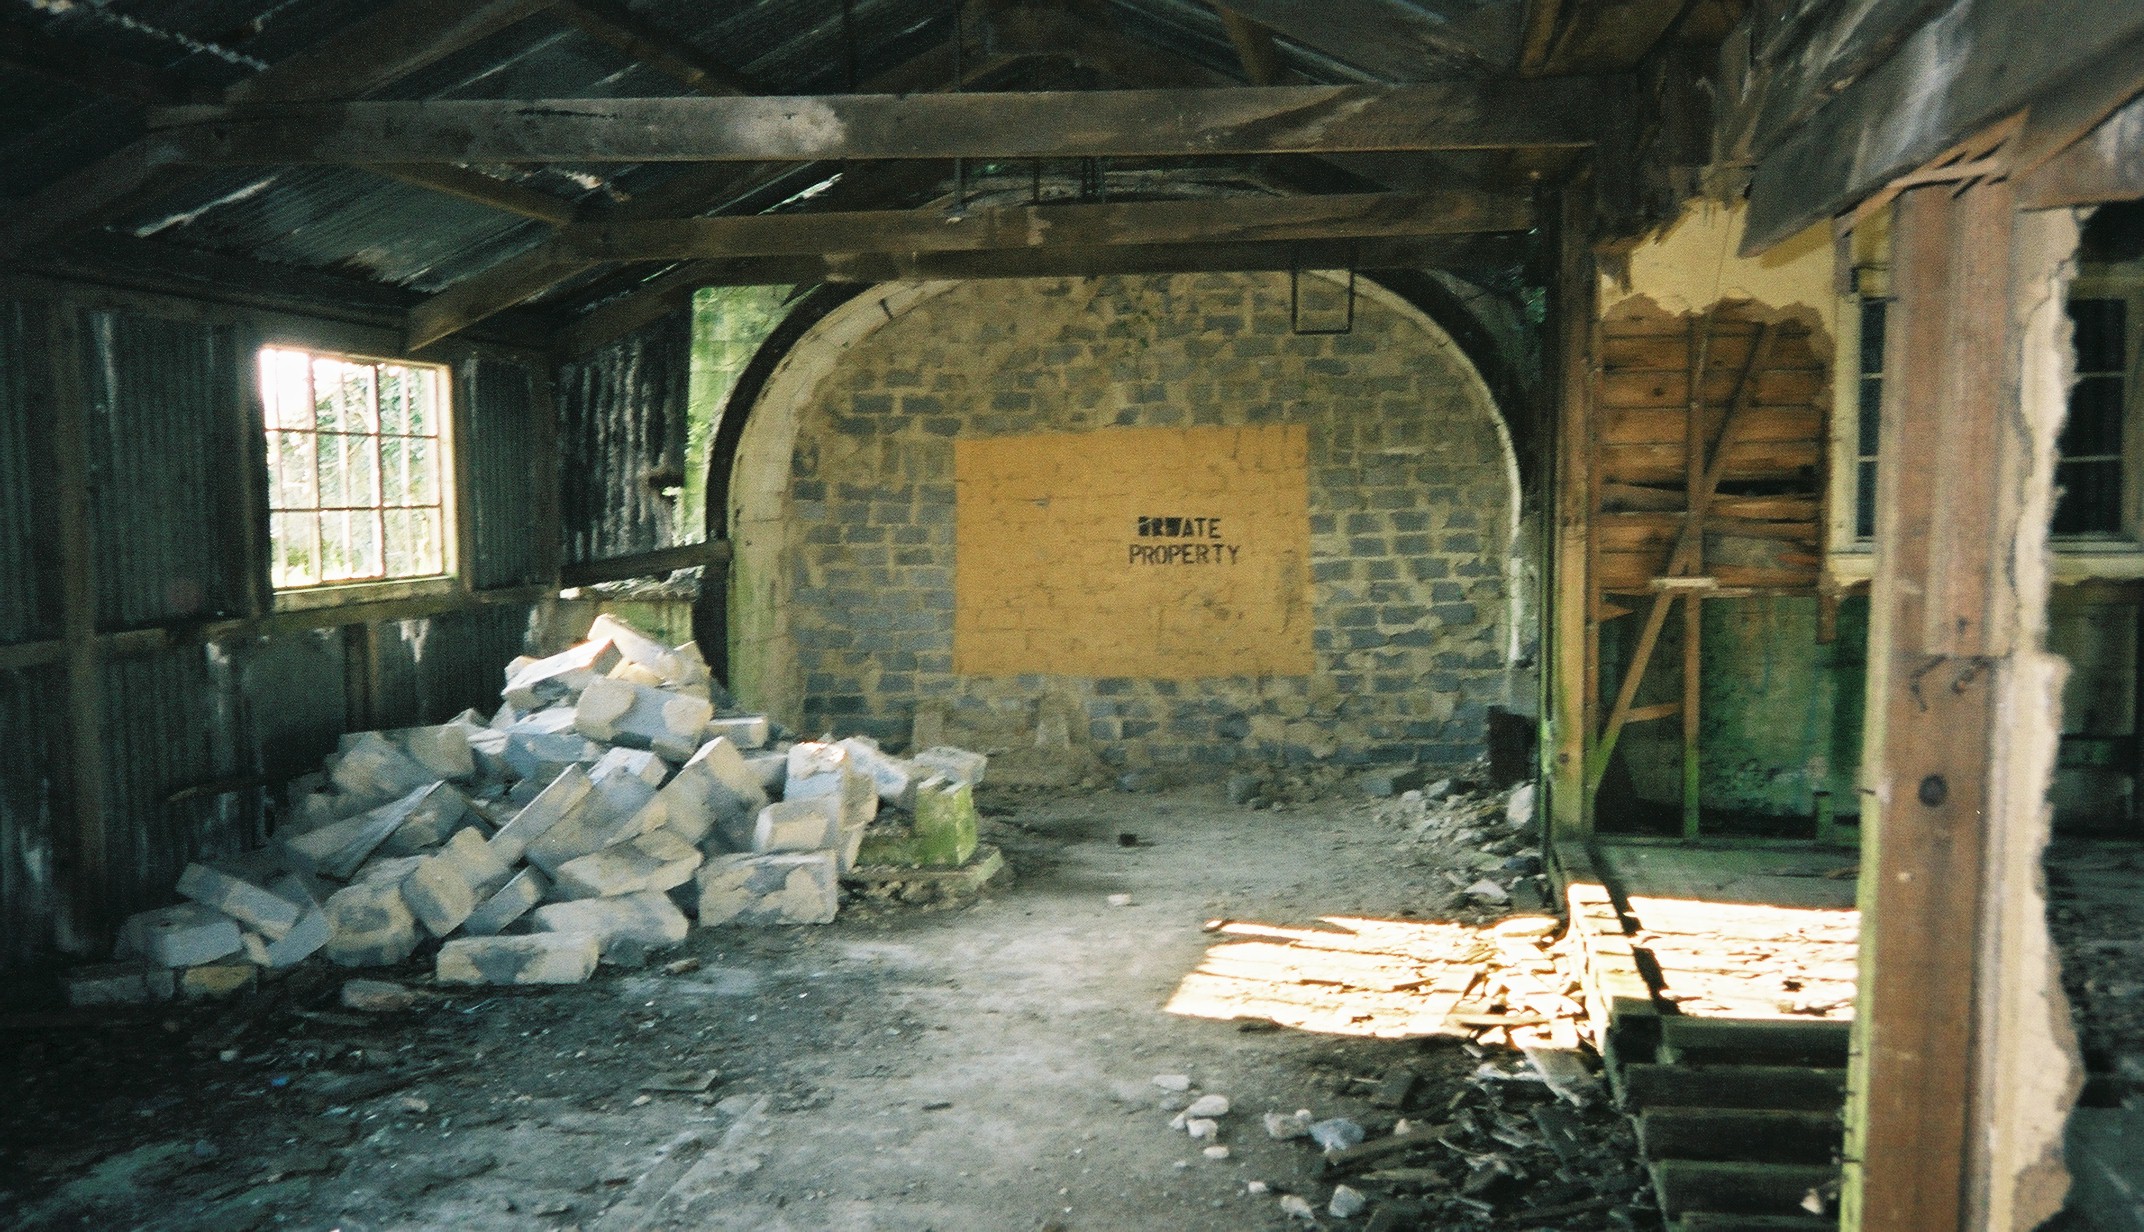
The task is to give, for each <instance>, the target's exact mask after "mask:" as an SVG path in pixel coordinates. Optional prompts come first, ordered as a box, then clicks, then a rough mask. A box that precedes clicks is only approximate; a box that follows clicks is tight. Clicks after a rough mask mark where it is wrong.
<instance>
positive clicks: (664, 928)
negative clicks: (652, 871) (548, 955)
mask: <svg viewBox="0 0 2144 1232" xmlns="http://www.w3.org/2000/svg"><path fill="white" fill-rule="evenodd" d="M530 919H531V920H532V921H533V922H534V923H535V926H536V931H537V932H540V933H579V934H585V935H587V936H590V937H594V938H595V939H596V942H597V945H598V946H599V947H600V948H601V950H602V954H603V957H604V959H605V960H606V961H608V960H612V959H614V958H615V957H616V956H617V955H619V954H620V953H621V952H624V951H628V950H631V951H645V950H651V949H659V948H661V947H663V946H671V945H676V944H677V943H678V942H680V941H683V940H684V939H685V933H686V930H687V928H688V927H689V925H688V924H687V923H686V920H685V913H684V912H682V911H679V910H678V909H677V904H675V903H673V902H671V901H670V899H669V898H668V897H667V896H665V895H664V894H663V893H662V892H661V891H660V890H643V891H641V892H640V893H638V894H626V895H622V896H620V897H618V898H582V899H576V900H574V901H573V902H570V903H546V904H544V905H543V906H541V907H538V908H537V909H536V910H535V911H534V912H533V913H532V914H531V916H530Z"/></svg>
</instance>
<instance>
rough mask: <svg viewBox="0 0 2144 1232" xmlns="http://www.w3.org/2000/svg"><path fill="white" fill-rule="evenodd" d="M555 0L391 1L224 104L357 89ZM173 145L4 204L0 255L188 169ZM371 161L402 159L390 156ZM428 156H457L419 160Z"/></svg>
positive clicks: (133, 145)
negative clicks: (5, 213) (6, 208)
mask: <svg viewBox="0 0 2144 1232" xmlns="http://www.w3.org/2000/svg"><path fill="white" fill-rule="evenodd" d="M553 2H554V0H482V2H479V3H474V4H467V5H458V4H439V3H437V2H436V0H395V3H392V4H389V5H388V6H386V7H385V8H382V9H378V10H376V11H375V12H373V13H372V14H371V15H369V16H366V17H362V18H359V19H358V20H357V21H355V22H353V23H351V24H350V25H348V26H346V27H344V28H343V29H340V30H337V31H336V32H335V33H334V34H331V35H329V36H328V37H327V38H325V39H323V40H321V41H320V42H319V43H317V44H315V45H313V46H311V47H308V48H306V49H305V50H304V51H301V52H298V53H297V54H295V55H292V56H290V57H288V58H286V59H283V60H279V61H277V62H276V63H274V64H272V65H270V66H268V67H267V68H265V69H262V70H261V71H260V72H259V73H257V74H255V75H254V76H252V77H249V78H247V79H246V80H244V81H241V82H238V83H237V84H235V85H233V86H231V87H230V88H229V89H227V90H225V91H224V92H223V101H224V103H226V104H241V103H254V104H257V103H259V102H260V101H261V100H264V99H271V98H273V99H283V100H299V101H303V100H317V99H323V98H335V97H349V96H353V95H362V94H364V93H366V92H367V91H370V90H374V89H378V88H379V87H381V86H384V85H386V84H388V83H390V82H392V81H394V80H395V79H397V78H399V77H403V76H406V75H407V74H409V73H413V72H415V71H417V70H418V69H420V68H423V67H424V66H425V65H427V64H432V63H435V62H437V61H438V60H439V59H441V58H442V57H444V56H448V55H451V54H453V53H454V52H456V51H458V50H460V49H461V48H463V47H466V46H468V45H469V44H470V43H473V42H475V41H477V40H478V39H481V38H484V37H486V36H487V35H491V34H496V33H497V32H499V31H500V30H504V29H506V28H507V27H508V26H511V25H514V24H515V23H517V22H520V21H522V20H524V19H526V18H528V17H530V16H531V15H533V14H535V13H537V12H540V11H542V10H543V9H546V8H549V7H550V6H551V4H552V3H553ZM179 154H180V150H179V148H178V147H177V146H176V145H175V144H174V143H172V142H171V141H168V140H166V139H164V138H161V137H159V136H157V135H156V134H154V133H151V134H148V135H146V136H143V137H141V138H139V139H137V140H135V141H132V142H129V143H128V144H127V145H125V146H122V147H121V148H119V149H118V150H116V151H114V152H113V153H111V154H109V155H106V156H105V157H103V158H100V159H98V160H97V161H96V162H94V163H91V164H90V165H88V166H87V167H84V168H82V169H80V170H78V171H76V172H74V173H73V174H71V175H69V176H66V177H65V178H63V179H61V180H59V181H57V182H56V183H53V184H50V185H47V186H46V187H44V188H42V189H40V190H38V191H37V192H35V193H32V194H31V195H30V196H28V197H26V198H23V199H22V200H20V201H17V202H13V203H11V204H10V206H9V209H8V217H7V221H6V223H5V224H4V225H0V260H5V259H7V258H10V257H13V256H15V255H16V254H17V253H20V252H21V251H22V250H23V249H25V248H27V247H29V246H31V245H33V244H39V243H43V242H44V241H46V240H49V239H51V238H53V237H54V236H57V235H61V234H64V233H66V232H68V231H71V230H79V229H81V228H84V227H91V226H95V225H97V224H98V223H101V222H106V221H109V220H110V219H111V218H113V217H114V216H116V215H119V214H122V213H124V212H126V210H128V209H129V208H131V207H132V206H135V205H138V204H140V203H141V202H143V201H145V200H147V199H148V198H150V197H152V196H154V195H156V194H157V193H159V192H162V191H165V190H168V189H169V188H171V187H172V186H173V184H175V183H178V182H181V181H183V180H184V179H186V178H187V177H188V176H189V175H190V174H191V172H190V171H189V170H188V169H187V168H186V167H185V166H184V165H182V160H181V159H180V157H179ZM373 161H376V162H397V161H402V160H398V159H392V158H384V159H375V160H373ZM424 161H446V162H454V161H459V160H455V159H446V160H424Z"/></svg>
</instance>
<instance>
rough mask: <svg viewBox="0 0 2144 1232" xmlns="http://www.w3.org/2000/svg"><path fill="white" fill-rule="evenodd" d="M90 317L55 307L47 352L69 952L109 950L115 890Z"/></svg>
mask: <svg viewBox="0 0 2144 1232" xmlns="http://www.w3.org/2000/svg"><path fill="white" fill-rule="evenodd" d="M83 346H84V343H83V338H82V318H81V311H80V309H79V308H78V307H77V306H76V305H75V304H74V303H72V302H71V301H69V300H67V299H64V298H57V299H53V300H51V301H49V302H48V303H47V304H46V305H45V354H46V356H47V358H48V359H49V361H50V363H51V367H50V369H49V377H48V379H49V381H50V385H49V388H50V390H51V397H52V403H51V412H52V419H51V423H52V455H51V458H52V467H53V479H54V486H55V487H56V489H57V491H58V493H59V502H58V517H57V518H56V519H55V522H56V527H57V530H58V538H59V545H58V547H59V550H58V552H57V553H56V560H57V563H58V566H59V571H60V636H61V638H62V639H63V640H64V641H65V642H66V647H67V649H66V659H65V665H66V682H67V700H66V713H65V732H64V736H63V743H64V745H65V748H66V757H65V764H66V765H67V767H68V775H67V788H66V791H67V798H68V804H69V808H68V813H69V815H70V821H71V824H70V825H69V826H68V828H67V831H66V834H65V837H64V839H63V847H62V850H61V852H60V853H59V858H58V860H57V861H56V862H57V863H58V865H59V868H60V870H61V875H62V890H61V893H62V895H63V896H64V901H65V902H66V904H67V911H68V922H67V927H68V932H67V934H66V935H64V936H62V937H61V938H60V943H61V948H63V949H66V950H70V951H74V952H89V951H94V950H98V949H101V948H102V947H103V943H104V941H105V940H106V930H107V928H108V926H109V921H108V920H107V919H106V918H105V917H106V914H107V913H106V904H107V901H108V900H109V898H110V896H111V892H112V885H111V873H110V863H109V856H108V851H107V849H108V846H109V844H108V837H107V834H106V830H105V826H106V820H107V819H106V817H105V809H104V758H103V757H102V756H101V755H100V753H101V750H102V749H103V747H104V731H103V726H104V704H103V703H104V699H103V670H104V664H103V660H102V656H101V654H100V653H99V647H98V644H97V559H96V541H95V538H94V536H93V531H92V523H91V520H90V519H91V518H92V516H93V512H92V509H91V501H92V497H93V489H92V485H91V482H90V462H89V458H90V410H89V389H88V385H87V381H86V376H85V373H84V369H83V362H84V361H83Z"/></svg>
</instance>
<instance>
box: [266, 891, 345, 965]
mask: <svg viewBox="0 0 2144 1232" xmlns="http://www.w3.org/2000/svg"><path fill="white" fill-rule="evenodd" d="M268 888H269V889H270V890H272V891H274V892H275V894H276V895H277V896H278V897H280V898H284V899H287V900H289V901H290V902H292V903H295V904H297V907H298V922H297V923H295V924H293V925H291V928H290V931H289V932H287V933H284V934H283V936H282V938H281V939H280V940H276V941H271V942H269V943H268V953H267V958H268V961H267V963H266V964H265V965H266V966H267V967H268V968H269V969H271V970H276V971H280V970H283V969H284V968H286V967H294V966H296V965H298V964H299V963H301V962H304V961H305V960H306V959H308V958H311V957H312V956H313V955H315V954H317V953H319V952H320V947H322V946H324V945H326V944H327V943H328V936H329V933H330V932H331V931H332V930H331V929H330V928H329V927H328V913H327V912H326V911H323V910H321V907H320V902H321V899H322V898H323V897H324V895H321V894H319V893H318V892H317V891H316V890H315V889H314V888H313V887H312V886H310V885H307V884H306V881H305V879H304V878H302V877H297V876H293V875H290V874H285V875H284V876H281V877H278V878H276V879H275V880H274V881H272V882H270V883H269V885H268Z"/></svg>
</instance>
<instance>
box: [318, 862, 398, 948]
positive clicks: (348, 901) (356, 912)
mask: <svg viewBox="0 0 2144 1232" xmlns="http://www.w3.org/2000/svg"><path fill="white" fill-rule="evenodd" d="M323 910H324V911H326V912H327V917H328V942H327V944H326V945H325V946H323V947H321V948H322V950H323V951H324V952H325V953H326V954H327V956H328V959H329V961H331V962H334V963H336V964H338V965H341V966H344V967H391V966H393V965H394V964H396V963H399V962H401V961H403V960H404V959H406V958H408V957H409V956H410V953H411V952H412V951H414V950H415V949H416V948H417V918H416V917H415V916H413V915H411V914H410V910H409V904H408V903H406V902H404V901H403V899H402V886H401V883H400V882H399V881H394V880H389V879H387V878H384V877H383V878H377V879H374V880H372V881H362V882H359V883H357V884H355V885H350V886H345V887H344V888H342V889H340V890H337V891H336V892H335V893H334V894H332V895H330V896H329V897H328V901H327V904H326V906H325V907H324V908H323Z"/></svg>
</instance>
